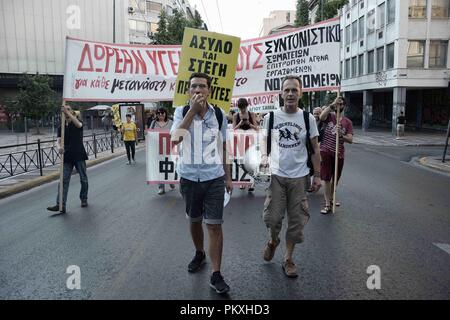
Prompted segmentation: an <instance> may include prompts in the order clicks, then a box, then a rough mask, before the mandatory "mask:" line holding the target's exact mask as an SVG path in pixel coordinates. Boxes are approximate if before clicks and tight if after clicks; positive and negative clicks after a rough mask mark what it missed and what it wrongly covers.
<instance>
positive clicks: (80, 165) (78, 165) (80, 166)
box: [56, 160, 89, 206]
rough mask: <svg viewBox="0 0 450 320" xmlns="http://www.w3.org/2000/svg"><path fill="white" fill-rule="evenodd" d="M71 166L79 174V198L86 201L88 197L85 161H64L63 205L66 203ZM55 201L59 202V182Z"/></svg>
mask: <svg viewBox="0 0 450 320" xmlns="http://www.w3.org/2000/svg"><path fill="white" fill-rule="evenodd" d="M73 167H75V169H77V172H78V174H79V175H80V183H81V190H80V199H81V201H87V198H88V187H89V186H88V177H87V174H86V161H84V160H82V161H77V162H64V170H63V206H65V205H66V202H67V193H68V192H69V183H70V177H71V175H72V170H73ZM56 203H57V204H59V183H58V195H57V197H56Z"/></svg>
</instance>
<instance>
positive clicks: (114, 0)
mask: <svg viewBox="0 0 450 320" xmlns="http://www.w3.org/2000/svg"><path fill="white" fill-rule="evenodd" d="M113 43H116V0H113Z"/></svg>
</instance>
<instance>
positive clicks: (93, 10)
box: [0, 0, 194, 112]
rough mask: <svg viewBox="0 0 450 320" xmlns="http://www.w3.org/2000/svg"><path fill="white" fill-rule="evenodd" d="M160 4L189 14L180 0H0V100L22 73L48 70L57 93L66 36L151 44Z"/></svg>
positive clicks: (13, 92) (13, 91)
mask: <svg viewBox="0 0 450 320" xmlns="http://www.w3.org/2000/svg"><path fill="white" fill-rule="evenodd" d="M163 8H165V9H166V10H167V12H168V13H169V14H171V13H172V12H173V10H174V9H177V10H179V11H182V12H183V13H184V14H185V15H186V16H187V17H188V18H192V17H193V12H194V10H193V9H192V8H191V7H190V6H189V3H188V1H185V0H153V1H149V0H95V1H85V0H26V1H25V0H14V1H12V0H0V103H1V101H2V100H3V99H4V98H5V97H8V96H14V95H16V94H17V85H18V82H19V80H20V77H21V76H22V74H23V73H28V74H36V73H40V74H48V75H49V76H51V77H52V78H53V87H54V90H56V91H57V92H58V93H60V94H61V93H62V86H63V74H64V58H65V39H66V36H69V37H73V38H78V39H85V40H92V41H98V42H107V43H135V44H150V43H151V35H152V33H154V32H156V30H157V23H158V21H159V18H158V16H159V14H160V11H161V9H163ZM0 109H1V105H0ZM0 112H1V110H0Z"/></svg>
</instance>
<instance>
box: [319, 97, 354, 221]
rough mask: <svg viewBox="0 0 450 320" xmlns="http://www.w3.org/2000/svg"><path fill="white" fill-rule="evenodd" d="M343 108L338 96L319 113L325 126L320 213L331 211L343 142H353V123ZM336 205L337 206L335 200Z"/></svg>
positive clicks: (340, 98)
mask: <svg viewBox="0 0 450 320" xmlns="http://www.w3.org/2000/svg"><path fill="white" fill-rule="evenodd" d="M336 108H339V111H340V112H339V113H340V115H339V119H338V118H337V115H336V113H335V112H336ZM344 108H345V99H344V98H343V97H340V96H338V97H337V98H336V99H335V100H334V102H333V103H332V104H331V105H329V106H327V107H325V108H324V109H323V111H322V113H321V114H320V121H323V126H324V127H325V129H324V133H323V137H322V141H321V143H320V156H321V159H322V160H321V165H320V174H321V179H322V181H323V184H324V187H325V191H324V197H325V207H324V208H323V209H322V210H321V211H320V213H322V214H329V213H332V212H333V211H332V207H333V194H334V186H333V184H332V182H333V179H335V178H336V177H337V181H336V185H337V183H338V182H339V179H340V177H341V174H342V169H343V167H344V151H345V149H344V142H345V143H353V124H352V121H351V120H350V119H349V118H347V117H345V116H344V115H343V112H344ZM336 135H339V151H338V155H337V156H338V165H337V167H338V170H337V173H336V172H335V157H336ZM335 205H336V206H339V205H340V204H338V203H337V202H336V203H335Z"/></svg>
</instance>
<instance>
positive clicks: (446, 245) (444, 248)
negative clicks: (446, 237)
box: [433, 243, 450, 254]
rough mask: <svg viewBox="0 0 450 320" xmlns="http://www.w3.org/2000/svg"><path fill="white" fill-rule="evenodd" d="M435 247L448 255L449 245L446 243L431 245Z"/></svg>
mask: <svg viewBox="0 0 450 320" xmlns="http://www.w3.org/2000/svg"><path fill="white" fill-rule="evenodd" d="M433 244H434V245H435V246H436V247H438V248H439V249H442V250H444V251H445V252H447V253H448V254H450V244H447V243H433Z"/></svg>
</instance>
